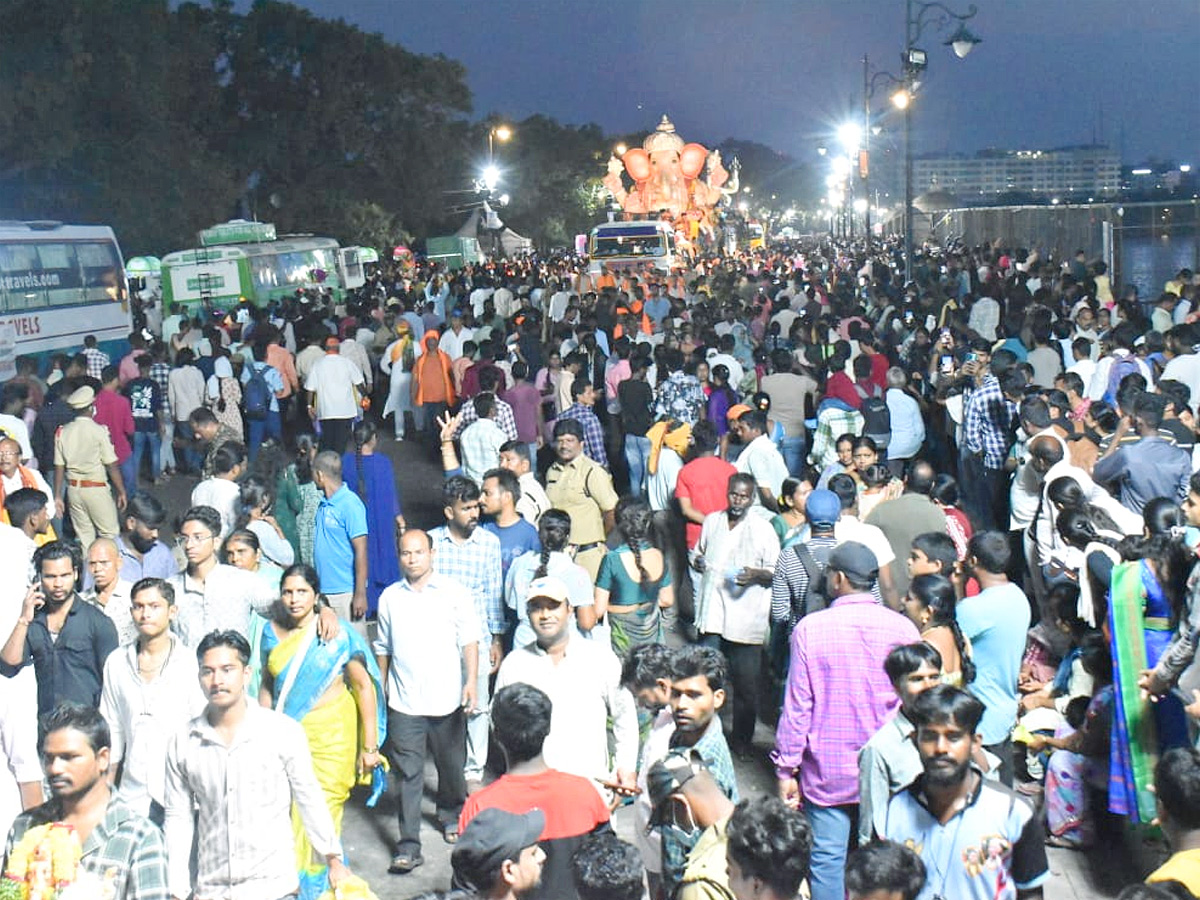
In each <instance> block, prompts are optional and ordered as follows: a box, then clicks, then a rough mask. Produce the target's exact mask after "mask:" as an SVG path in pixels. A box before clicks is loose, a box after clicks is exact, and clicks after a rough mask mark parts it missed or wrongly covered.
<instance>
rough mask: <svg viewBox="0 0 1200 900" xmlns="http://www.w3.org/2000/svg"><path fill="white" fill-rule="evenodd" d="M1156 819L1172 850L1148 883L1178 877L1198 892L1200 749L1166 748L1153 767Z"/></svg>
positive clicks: (1199, 878)
mask: <svg viewBox="0 0 1200 900" xmlns="http://www.w3.org/2000/svg"><path fill="white" fill-rule="evenodd" d="M1154 791H1155V802H1156V804H1157V806H1158V820H1159V823H1160V824H1161V826H1162V830H1163V833H1164V834H1165V835H1166V836H1167V843H1169V844H1170V845H1171V849H1172V850H1173V851H1174V853H1172V854H1171V858H1170V859H1168V860H1167V861H1166V862H1165V863H1163V864H1162V865H1161V866H1159V867H1158V868H1157V869H1155V870H1154V871H1153V872H1151V873H1150V877H1148V878H1147V879H1146V881H1147V883H1149V884H1154V883H1155V882H1160V881H1178V882H1179V883H1180V884H1182V885H1184V886H1185V887H1186V888H1187V889H1188V890H1189V891H1191V892H1192V893H1193V894H1196V895H1200V750H1196V749H1195V748H1194V747H1187V748H1176V749H1174V750H1168V751H1167V752H1166V753H1164V754H1163V755H1162V757H1161V758H1160V759H1159V761H1158V765H1157V766H1155V767H1154Z"/></svg>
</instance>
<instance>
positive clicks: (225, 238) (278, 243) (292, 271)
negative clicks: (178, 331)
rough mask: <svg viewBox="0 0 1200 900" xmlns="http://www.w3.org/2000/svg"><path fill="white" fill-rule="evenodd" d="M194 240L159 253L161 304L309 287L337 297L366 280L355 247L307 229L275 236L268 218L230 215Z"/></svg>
mask: <svg viewBox="0 0 1200 900" xmlns="http://www.w3.org/2000/svg"><path fill="white" fill-rule="evenodd" d="M199 243H200V246H199V247H197V248H194V249H191V250H178V251H176V252H174V253H168V254H167V255H166V256H164V257H163V259H162V295H163V305H164V308H167V309H169V308H170V304H171V303H180V304H182V305H183V306H184V307H185V308H187V309H188V310H189V311H193V312H194V311H196V310H197V309H206V310H207V309H229V308H230V307H233V306H236V305H237V304H238V303H240V302H241V301H242V300H249V301H250V302H251V303H253V304H255V305H256V306H266V305H267V304H268V303H270V302H272V301H274V300H281V299H283V298H284V297H289V296H292V295H294V294H295V293H296V291H298V290H302V289H303V290H307V289H309V288H317V289H324V290H329V291H331V292H332V293H333V296H334V298H335V299H338V300H340V299H341V298H342V297H343V296H344V295H345V293H346V291H348V290H352V289H354V288H357V287H362V285H363V284H364V283H365V281H366V279H365V276H364V275H363V264H362V260H361V259H360V257H359V248H358V247H339V246H338V242H337V241H335V240H334V239H333V238H328V237H315V236H313V235H311V234H285V235H281V236H278V237H277V236H276V234H275V226H274V225H272V224H270V223H269V222H247V221H245V220H241V219H235V220H233V221H230V222H225V223H223V224H221V225H216V226H214V227H212V228H208V229H205V230H204V231H201V232H200V235H199Z"/></svg>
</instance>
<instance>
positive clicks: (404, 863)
mask: <svg viewBox="0 0 1200 900" xmlns="http://www.w3.org/2000/svg"><path fill="white" fill-rule="evenodd" d="M424 862H425V857H423V856H422V855H421V852H420V851H419V850H418V851H417V852H416V853H410V852H408V851H401V852H400V853H397V854H396V855H395V856H393V857H392V863H391V865H389V866H388V871H389V872H391V873H392V874H393V875H407V874H408V873H409V872H411V871H412V870H413V869H415V868H416V867H417V866H419V865H422V864H423V863H424Z"/></svg>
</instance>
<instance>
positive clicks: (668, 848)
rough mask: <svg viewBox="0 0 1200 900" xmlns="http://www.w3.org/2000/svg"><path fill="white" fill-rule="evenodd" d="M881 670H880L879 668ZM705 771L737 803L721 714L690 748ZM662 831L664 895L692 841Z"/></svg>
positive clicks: (678, 874)
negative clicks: (700, 761)
mask: <svg viewBox="0 0 1200 900" xmlns="http://www.w3.org/2000/svg"><path fill="white" fill-rule="evenodd" d="M880 671H882V669H881V670H880ZM678 737H679V732H675V734H673V735H672V736H671V749H672V750H675V749H677V748H680V747H682V746H683V745H682V744H680V743H679V742H678ZM692 750H694V751H695V752H696V753H699V754H700V758H701V759H702V760H704V764H705V765H706V766H708V771H709V772H711V773H712V776H713V778H715V779H716V781H717V784H719V785H720V786H721V790H722V791H724V792H725V796H726V797H728V798H729V799H730V800H732V801H733V802H734V803H737V802H738V799H739V798H738V787H737V775H736V774H734V771H733V759H732V757H730V755H729V745H728V744H727V743H725V733H724V732H723V731H722V730H721V717H720V716H716V715H714V716H713V717H712V721H710V722H709V723H708V728H706V729H705V730H704V734H703V735H702V736H701V737H700V740H698V741H697V742H696V744H695V746H693V747H692ZM660 833H661V834H662V862H663V868H662V874H663V882H664V887H665V888H666V896H668V897H670V896H672V895H673V894H674V893H675V886H676V885H677V884H679V881H680V879H682V878H683V870H684V868H686V866H687V856H688V854H689V853H691V851H692V847H693V846H695V844H694V843H688V842H687V841H685V840H683V839H682V838H681V833H680V832H679V831H677V830H675V829H673V828H664V829H662V830H661V832H660Z"/></svg>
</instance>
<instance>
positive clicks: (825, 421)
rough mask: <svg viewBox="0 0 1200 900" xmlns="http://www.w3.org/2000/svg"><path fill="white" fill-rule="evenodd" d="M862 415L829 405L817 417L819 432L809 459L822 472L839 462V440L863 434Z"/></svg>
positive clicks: (856, 411) (814, 435)
mask: <svg viewBox="0 0 1200 900" xmlns="http://www.w3.org/2000/svg"><path fill="white" fill-rule="evenodd" d="M862 429H863V417H862V413H860V412H858V410H854V409H842V408H841V407H838V406H834V405H832V404H831V405H829V406H826V407H825V408H824V409H823V410H821V412H820V414H819V415H818V416H817V430H816V431H815V432H814V433H813V445H812V452H811V453H810V454H809V455H808V458H809V459H810V460H811V461H812V464H813V465H814V466H816V467H817V468H818V469H820V470H822V471H823V470H824V469H825V468H826V467H828V466H831V465H833V464H834V463H835V462H837V439H838V438H840V437H841V436H842V435H843V434H853V435H855V436H856V437H857V436H858V435H860V434H862Z"/></svg>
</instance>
